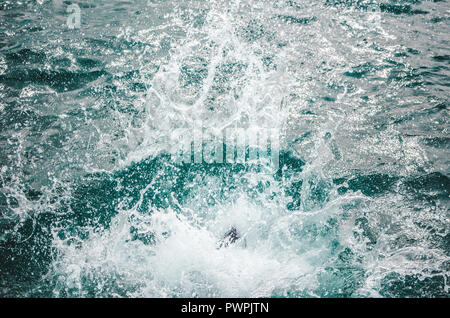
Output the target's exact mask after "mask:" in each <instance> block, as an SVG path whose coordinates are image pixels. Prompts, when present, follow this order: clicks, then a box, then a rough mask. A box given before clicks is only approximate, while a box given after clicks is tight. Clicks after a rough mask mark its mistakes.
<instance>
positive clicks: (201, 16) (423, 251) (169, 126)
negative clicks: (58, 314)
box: [0, 0, 450, 297]
mask: <svg viewBox="0 0 450 318" xmlns="http://www.w3.org/2000/svg"><path fill="white" fill-rule="evenodd" d="M71 4H77V5H78V6H79V8H80V22H81V24H80V26H79V27H75V28H74V29H71V28H69V27H68V25H67V19H68V17H69V15H70V12H67V8H68V7H69V5H71ZM449 22H450V5H449V3H448V1H439V0H434V1H419V0H404V1H401V0H367V1H364V0H353V1H352V0H320V1H318V0H301V1H284V0H260V1H256V0H234V1H227V0H217V1H216V0H214V1H196V0H189V1H175V0H171V1H164V0H160V1H156V0H148V1H145V0H129V1H112V0H108V1H107V0H95V1H94V0H83V1H58V0H53V1H52V0H22V1H12V0H11V1H5V0H1V1H0V296H1V297H227V296H233V297H448V296H449V278H450V234H449V231H450V213H449V211H450V202H449V198H450V197H449V195H450V180H449V173H450V170H449V158H450V156H449V155H450V151H449V145H450V143H449V140H450V139H449V116H448V97H449V91H450V88H449V83H450V81H449V76H450V49H449V41H450V37H449V34H450V23H449ZM197 122H201V123H202V125H204V126H206V127H213V128H220V127H241V128H248V129H249V130H251V129H253V128H267V129H269V128H270V129H273V128H275V129H277V130H278V131H279V134H280V136H279V137H280V145H279V149H277V150H278V151H279V170H278V171H276V172H273V173H267V172H265V173H262V172H261V171H260V170H258V169H254V167H252V166H249V165H246V164H220V163H216V164H207V163H197V164H194V163H192V164H189V163H184V164H183V163H178V162H176V160H174V157H175V156H176V154H177V153H178V151H179V142H178V141H177V140H176V138H173V132H174V131H176V129H178V128H180V127H191V126H192V125H193V124H195V123H197ZM225 146H226V147H227V148H228V147H229V145H227V144H225ZM231 226H232V227H235V228H236V229H237V231H238V232H239V233H240V235H241V236H243V237H244V238H245V244H231V245H230V246H228V247H226V248H218V242H220V240H221V238H222V236H223V234H224V233H225V232H226V231H227V230H228V229H229V228H230V227H231Z"/></svg>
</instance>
